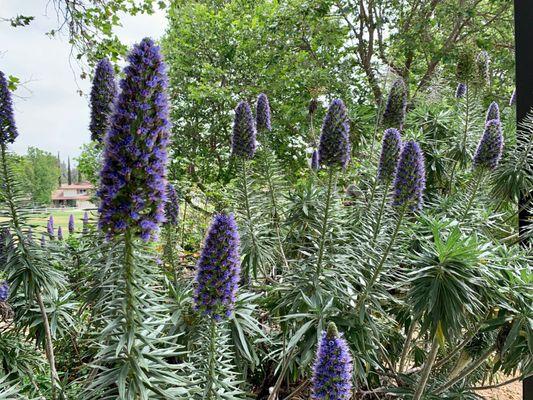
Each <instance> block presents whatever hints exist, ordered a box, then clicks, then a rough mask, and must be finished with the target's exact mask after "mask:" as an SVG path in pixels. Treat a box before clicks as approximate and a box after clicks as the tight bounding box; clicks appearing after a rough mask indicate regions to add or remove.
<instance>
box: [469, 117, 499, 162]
mask: <svg viewBox="0 0 533 400" xmlns="http://www.w3.org/2000/svg"><path fill="white" fill-rule="evenodd" d="M502 151H503V135H502V126H501V123H500V121H499V120H497V119H493V120H491V121H489V122H487V124H486V125H485V132H483V136H481V139H480V141H479V144H478V146H477V149H476V152H475V153H474V160H473V163H474V168H476V169H478V168H479V169H488V170H493V169H495V168H496V167H497V166H498V163H499V162H500V158H501V157H502Z"/></svg>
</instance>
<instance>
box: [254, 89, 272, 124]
mask: <svg viewBox="0 0 533 400" xmlns="http://www.w3.org/2000/svg"><path fill="white" fill-rule="evenodd" d="M255 121H256V125H257V130H258V131H271V130H272V126H271V125H270V103H269V102H268V97H267V95H266V94H264V93H261V94H260V95H259V96H258V97H257V105H256V109H255Z"/></svg>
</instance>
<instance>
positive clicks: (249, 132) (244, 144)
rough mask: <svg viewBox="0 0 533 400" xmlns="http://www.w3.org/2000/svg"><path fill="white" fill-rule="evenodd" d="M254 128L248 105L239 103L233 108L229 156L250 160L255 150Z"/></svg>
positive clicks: (243, 102)
mask: <svg viewBox="0 0 533 400" xmlns="http://www.w3.org/2000/svg"><path fill="white" fill-rule="evenodd" d="M256 136H257V132H256V128H255V121H254V116H253V115H252V110H251V109H250V105H249V104H248V103H247V102H245V101H241V102H240V103H239V104H238V105H237V107H236V108H235V118H234V120H233V134H232V136H231V154H232V155H234V156H235V157H239V158H244V159H251V158H253V156H254V154H255V149H256V146H257V144H256Z"/></svg>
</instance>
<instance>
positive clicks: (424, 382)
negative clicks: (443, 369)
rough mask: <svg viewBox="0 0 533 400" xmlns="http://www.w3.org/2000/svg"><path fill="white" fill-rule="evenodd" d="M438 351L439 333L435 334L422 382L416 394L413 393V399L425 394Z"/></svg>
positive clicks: (421, 377)
mask: <svg viewBox="0 0 533 400" xmlns="http://www.w3.org/2000/svg"><path fill="white" fill-rule="evenodd" d="M438 351H439V342H438V340H437V335H435V336H434V337H433V341H432V343H431V350H430V352H429V355H428V358H427V360H426V363H425V364H424V368H423V369H422V374H421V375H420V382H419V383H418V387H417V388H416V391H415V394H414V395H413V400H420V399H421V398H422V395H423V394H424V390H425V389H426V385H427V383H428V379H429V374H430V373H431V369H432V368H433V364H434V363H435V359H436V358H437V353H438Z"/></svg>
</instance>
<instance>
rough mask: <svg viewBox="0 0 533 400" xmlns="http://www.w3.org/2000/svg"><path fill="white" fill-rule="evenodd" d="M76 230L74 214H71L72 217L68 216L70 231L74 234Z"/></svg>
mask: <svg viewBox="0 0 533 400" xmlns="http://www.w3.org/2000/svg"><path fill="white" fill-rule="evenodd" d="M75 230H76V229H75V226H74V215H72V214H70V217H68V233H70V234H71V235H72V234H73V233H74V231H75Z"/></svg>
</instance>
